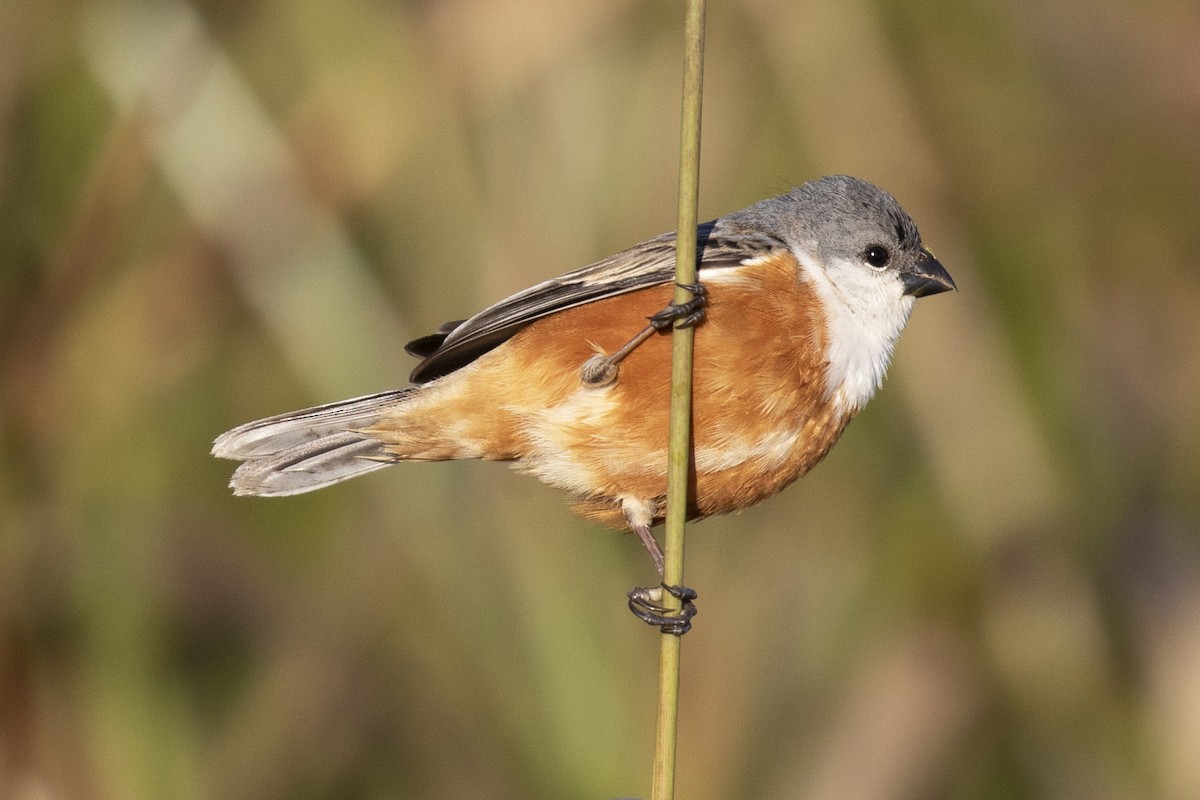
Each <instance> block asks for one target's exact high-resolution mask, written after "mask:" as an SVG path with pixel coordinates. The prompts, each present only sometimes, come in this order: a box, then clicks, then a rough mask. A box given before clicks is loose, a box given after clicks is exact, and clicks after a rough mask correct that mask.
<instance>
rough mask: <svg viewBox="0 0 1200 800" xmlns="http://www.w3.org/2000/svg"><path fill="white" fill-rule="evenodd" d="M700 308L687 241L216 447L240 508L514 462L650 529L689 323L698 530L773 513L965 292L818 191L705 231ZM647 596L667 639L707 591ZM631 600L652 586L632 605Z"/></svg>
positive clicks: (653, 551)
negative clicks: (929, 318)
mask: <svg viewBox="0 0 1200 800" xmlns="http://www.w3.org/2000/svg"><path fill="white" fill-rule="evenodd" d="M696 237H697V256H696V258H697V263H696V266H697V273H696V274H697V276H698V277H697V280H698V283H697V284H696V285H694V286H690V287H687V288H689V289H692V290H694V291H693V297H692V300H690V301H688V302H686V303H681V304H676V303H674V302H673V297H674V290H675V285H674V280H675V273H674V260H675V233H673V232H671V233H665V234H662V235H660V236H656V237H654V238H651V239H647V240H646V241H643V242H641V243H639V244H636V245H634V246H632V247H630V248H628V249H627V250H624V251H622V252H619V253H617V254H615V255H612V256H609V257H608V258H605V259H603V260H601V261H597V262H595V263H593V264H591V265H588V266H585V267H583V268H581V269H576V270H574V271H572V272H568V273H566V274H564V275H562V276H560V277H557V278H553V279H551V280H547V281H544V282H542V283H539V284H537V285H535V286H532V287H530V288H528V289H525V290H524V291H520V292H517V293H516V294H514V295H512V296H510V297H508V298H506V299H504V300H501V301H500V302H498V303H496V304H494V305H492V306H490V307H488V308H486V309H484V310H483V311H480V312H479V313H477V314H475V315H474V316H472V317H470V318H467V319H462V320H455V321H452V322H448V323H446V324H444V325H442V326H441V327H440V328H438V329H437V330H436V331H435V332H434V333H431V334H429V335H427V336H423V337H421V338H419V339H416V340H414V341H412V342H410V343H409V344H408V345H407V346H406V350H407V352H408V353H410V354H411V355H414V356H416V357H418V358H419V359H420V361H419V362H418V363H417V364H416V366H415V368H414V369H413V370H412V373H411V375H410V376H409V379H410V383H411V385H410V386H407V387H404V388H399V389H393V390H389V391H384V392H380V393H377V394H372V395H368V396H365V397H357V398H353V399H350V400H344V401H341V402H336V403H330V404H327V405H320V406H316V407H314V408H308V409H304V410H300V411H293V412H288V413H285V414H280V415H277V416H272V417H267V418H265V419H261V420H258V421H256V422H250V423H247V424H244V425H240V426H238V427H235V428H233V429H232V430H230V431H228V432H226V433H224V434H221V435H220V436H219V437H217V439H216V441H215V442H214V444H213V448H212V453H213V455H215V456H217V457H220V458H227V459H234V460H237V461H241V462H242V463H241V464H240V465H239V466H238V467H237V468H236V470H235V471H234V473H233V476H232V479H231V480H230V484H229V485H230V487H231V488H232V490H233V492H234V494H235V495H257V496H286V495H294V494H299V493H302V492H308V491H311V490H314V489H320V488H322V487H326V486H330V485H332V484H335V483H339V482H341V481H344V480H346V479H348V478H352V477H355V476H358V475H364V474H366V473H369V472H374V471H375V470H378V469H382V468H383V467H386V466H389V465H391V464H394V463H397V462H402V461H445V460H451V459H483V460H488V461H506V462H510V463H511V464H512V465H513V466H515V467H516V468H517V469H519V470H522V471H524V472H527V473H530V474H532V475H534V476H535V477H537V478H539V479H541V480H542V481H544V482H545V483H547V484H550V485H552V486H555V487H558V488H560V489H563V490H565V491H566V492H567V494H568V495H569V496H570V498H571V499H572V501H573V505H574V510H575V511H576V512H578V513H579V514H581V515H582V516H584V517H586V518H588V519H591V520H595V521H597V522H599V523H602V524H604V525H607V526H609V527H614V528H622V529H626V530H629V531H632V532H633V533H635V534H637V536H638V538H639V540H640V541H641V542H642V544H643V545H644V546H645V547H646V550H647V552H648V553H649V554H650V556H651V559H652V560H653V562H654V565H655V567H656V568H657V569H658V571H659V573H660V575H661V573H662V564H663V561H662V551H661V548H660V547H659V545H658V543H657V541H656V540H655V538H654V535H653V531H652V528H653V527H654V526H655V525H657V524H659V523H660V522H662V521H663V519H664V513H665V511H664V508H665V498H666V493H667V486H666V480H667V479H666V474H667V429H668V425H667V417H668V407H669V396H670V375H671V364H670V361H671V346H670V331H671V330H672V329H673V328H674V327H675V326H676V325H694V326H695V340H694V341H695V343H694V348H695V355H694V358H693V368H692V369H693V371H692V387H693V388H692V393H693V401H692V446H691V452H690V454H689V456H690V467H689V471H690V481H689V496H688V512H687V513H688V519H689V520H698V519H702V518H705V517H709V516H712V515H718V514H726V513H729V512H734V511H739V510H741V509H745V508H748V507H749V506H751V505H753V504H755V503H757V502H759V501H761V500H764V499H765V498H768V497H770V496H772V495H774V494H776V493H778V492H779V491H781V490H782V489H784V488H785V487H787V486H788V485H790V484H791V483H793V482H794V481H795V480H796V479H798V478H800V477H801V476H803V475H804V474H805V473H807V472H808V471H809V470H810V469H812V468H813V467H814V466H815V465H816V464H817V463H818V462H819V461H821V460H822V458H824V456H825V455H826V453H828V452H829V450H830V448H831V447H832V446H833V445H834V443H835V442H836V441H837V440H838V438H839V437H840V436H841V434H842V432H843V431H844V430H845V429H846V426H847V425H848V424H849V422H850V421H851V420H852V419H853V418H854V417H855V415H856V414H857V413H858V412H859V411H860V410H861V409H862V408H863V407H864V406H865V405H866V403H867V402H868V401H869V400H870V399H871V398H872V397H873V396H874V395H875V393H876V392H877V391H878V389H879V388H880V386H881V384H882V383H883V381H884V376H885V373H886V372H887V369H888V366H889V364H890V361H891V357H892V353H893V349H894V347H895V345H896V342H897V338H898V337H899V335H900V333H901V331H902V330H903V329H904V327H905V324H906V323H907V321H908V319H909V315H910V313H911V311H912V308H913V304H914V302H915V300H916V299H917V298H921V297H925V296H929V295H933V294H937V293H940V292H945V291H948V290H953V289H956V288H957V287H956V286H955V283H954V280H953V279H952V278H951V277H950V274H949V272H947V271H946V269H945V268H944V267H943V266H942V264H941V263H940V262H939V261H938V260H937V258H935V257H934V256H933V254H932V253H931V252H930V251H929V250H928V249H926V248H925V247H924V246H923V244H922V241H921V237H920V234H919V233H918V230H917V226H916V224H915V223H914V222H913V220H912V218H911V217H910V216H909V215H908V214H907V213H906V212H905V211H904V209H903V208H901V206H900V204H899V202H898V201H897V200H896V199H895V198H894V197H893V196H892V195H891V194H889V193H888V192H886V191H884V190H883V189H880V188H878V187H876V186H874V185H873V184H871V183H868V182H867V181H864V180H861V179H858V178H854V177H850V176H847V175H831V176H826V177H823V178H820V179H816V180H813V181H809V182H807V183H804V184H803V185H801V186H799V187H796V188H793V189H791V190H790V191H788V192H786V193H784V194H781V195H779V196H776V197H771V198H768V199H765V200H762V201H759V202H757V203H755V204H753V205H751V206H749V207H747V208H744V209H742V210H740V211H736V212H733V213H730V214H727V215H725V216H722V217H719V218H717V219H715V220H712V221H710V222H706V223H704V224H701V225H699V226H697V229H696ZM661 588H662V589H663V590H665V591H668V592H669V593H671V594H674V595H675V596H677V597H679V598H680V600H681V601H682V604H683V609H682V611H681V612H679V613H678V614H674V615H669V614H667V613H666V608H665V607H663V606H661V605H660V604H658V601H659V599H660V598H661V593H657V592H656V591H654V590H646V589H635V590H634V591H631V592H630V606H631V608H633V610H634V613H635V614H638V616H639V617H641V618H642V619H644V620H646V621H647V622H650V623H651V624H654V625H658V626H659V627H660V628H662V630H663V631H664V632H667V633H676V634H679V633H681V632H683V631H686V630H687V628H688V627H690V617H691V615H693V614H694V613H695V606H694V604H693V603H692V600H693V599H694V597H695V592H694V591H692V590H690V589H687V588H686V587H671V586H663V587H661ZM635 592H640V593H639V594H637V595H636V596H635Z"/></svg>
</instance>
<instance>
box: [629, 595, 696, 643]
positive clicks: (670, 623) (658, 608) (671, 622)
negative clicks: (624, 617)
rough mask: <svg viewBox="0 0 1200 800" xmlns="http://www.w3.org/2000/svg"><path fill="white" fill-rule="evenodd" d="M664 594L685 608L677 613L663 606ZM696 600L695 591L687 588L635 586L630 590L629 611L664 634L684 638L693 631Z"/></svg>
mask: <svg viewBox="0 0 1200 800" xmlns="http://www.w3.org/2000/svg"><path fill="white" fill-rule="evenodd" d="M663 592H666V593H667V594H669V595H671V596H672V597H674V598H676V599H678V600H680V601H681V602H682V603H683V607H682V608H680V609H679V611H678V612H676V611H675V610H674V609H670V608H667V607H666V606H664V605H662V598H663ZM695 599H696V592H695V590H694V589H689V588H688V587H686V586H668V585H667V584H665V583H663V584H659V585H658V586H635V587H634V588H632V589H630V590H629V610H630V611H632V612H633V615H634V616H635V617H637V618H638V619H640V620H641V621H642V622H645V623H646V624H647V625H653V626H654V627H656V628H658V629H659V630H661V631H662V632H663V633H669V634H671V635H673V636H683V634H685V633H687V632H688V631H690V630H691V629H692V617H694V616H696V604H695V603H694V602H692V601H693V600H695Z"/></svg>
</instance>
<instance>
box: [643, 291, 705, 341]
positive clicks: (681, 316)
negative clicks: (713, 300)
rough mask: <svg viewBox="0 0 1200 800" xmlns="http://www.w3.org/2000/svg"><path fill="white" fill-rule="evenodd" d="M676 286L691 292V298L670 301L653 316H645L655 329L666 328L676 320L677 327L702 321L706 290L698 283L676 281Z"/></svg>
mask: <svg viewBox="0 0 1200 800" xmlns="http://www.w3.org/2000/svg"><path fill="white" fill-rule="evenodd" d="M676 286H678V287H679V288H681V289H687V290H688V291H689V292H691V293H692V299H691V300H688V301H687V302H684V303H671V304H670V305H668V306H667V307H666V308H664V309H663V310H662V311H659V312H658V313H657V314H655V315H654V316H652V317H647V319H649V320H650V325H651V327H653V328H654V329H655V330H656V331H661V330H666V329H667V328H669V327H671V326H672V325H674V324H675V323H676V322H678V323H679V325H678V327H680V328H690V327H691V326H693V325H698V324H700V323H701V322H703V321H704V308H705V306H707V305H708V290H706V289H705V288H704V286H703V285H701V284H699V283H678V284H676Z"/></svg>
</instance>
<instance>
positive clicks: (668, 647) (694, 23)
mask: <svg viewBox="0 0 1200 800" xmlns="http://www.w3.org/2000/svg"><path fill="white" fill-rule="evenodd" d="M704 15H705V0H688V7H687V22H686V25H685V33H684V36H685V45H684V47H685V50H684V52H685V55H684V74H683V114H682V124H681V129H680V136H679V215H678V218H677V220H676V225H675V230H676V232H677V234H676V237H675V240H676V241H675V283H676V284H692V283H695V282H696V235H695V231H696V214H697V212H696V207H697V204H698V198H699V194H700V108H701V94H702V87H703V82H704ZM689 299H691V293H690V292H689V291H688V290H686V289H683V288H680V287H679V286H676V289H675V302H676V303H684V302H687V301H688V300H689ZM693 333H694V330H693V329H692V328H690V327H689V328H679V327H676V328H675V330H674V331H673V332H672V350H671V420H670V434H669V436H670V438H669V440H668V448H667V513H666V517H667V518H666V534H665V537H664V542H663V545H664V546H663V555H664V557H665V559H666V561H665V563H664V565H663V581H664V582H665V583H667V584H670V585H674V586H680V585H682V584H683V533H684V524H685V523H686V522H687V498H688V467H689V464H690V461H691V458H690V456H691V422H692V341H693ZM663 602H664V604H665V605H667V607H669V608H671V607H673V608H675V609H676V610H678V608H679V602H678V601H677V600H675V598H673V597H671V596H670V595H667V594H666V593H665V592H664V593H663ZM681 638H682V637H679V636H673V635H670V634H663V636H662V637H661V640H662V641H661V650H660V652H659V659H658V721H657V725H656V730H655V739H654V775H653V784H652V794H651V797H652V799H653V800H671V798H673V797H674V795H675V741H676V734H677V727H678V719H679V654H680V644H681V641H680V640H681Z"/></svg>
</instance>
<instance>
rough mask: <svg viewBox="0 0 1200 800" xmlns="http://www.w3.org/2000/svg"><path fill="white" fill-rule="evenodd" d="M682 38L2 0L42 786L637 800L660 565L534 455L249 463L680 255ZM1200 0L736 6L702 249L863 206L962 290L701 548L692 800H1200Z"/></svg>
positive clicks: (2, 572) (12, 679) (2, 160)
mask: <svg viewBox="0 0 1200 800" xmlns="http://www.w3.org/2000/svg"><path fill="white" fill-rule="evenodd" d="M681 21H682V10H681V7H679V6H678V5H677V4H672V3H663V2H633V0H616V1H615V2H604V3H578V2H572V3H566V2H563V3H548V2H539V0H505V2H495V0H448V1H447V2H415V1H412V2H392V3H387V2H382V0H345V1H344V2H340V3H333V2H320V0H299V2H280V0H274V1H272V0H261V1H259V2H246V3H234V2H226V1H224V0H208V1H207V2H197V3H193V4H191V5H186V4H183V3H182V2H178V0H168V1H167V2H157V3H156V2H149V0H145V1H144V2H138V1H137V0H94V1H93V2H72V0H63V1H61V2H51V3H37V2H34V0H6V2H5V3H4V5H3V8H2V9H0V137H2V138H0V409H2V415H0V526H2V527H0V798H16V799H19V800H43V798H46V799H50V800H57V799H58V798H64V799H69V798H99V799H100V800H109V799H110V798H111V799H113V800H117V799H120V800H124V799H125V798H130V799H131V800H139V799H140V798H147V799H149V798H155V799H158V798H222V799H230V800H237V799H238V798H247V799H250V798H254V799H255V800H270V799H271V798H317V797H321V798H438V797H446V798H449V797H454V798H463V797H471V798H556V800H557V799H559V798H575V797H579V798H605V797H617V796H627V795H638V794H644V793H645V792H646V787H647V785H648V778H649V765H650V757H651V754H650V752H649V749H650V746H651V741H652V714H653V699H652V698H653V692H654V685H653V681H654V668H655V664H656V652H657V650H656V648H657V643H656V641H655V636H654V635H653V633H652V632H650V631H649V630H647V629H645V628H644V627H643V626H641V625H639V624H637V623H635V621H634V620H633V619H632V618H631V617H630V616H629V614H628V612H627V611H626V609H625V608H624V603H623V602H622V592H623V591H624V590H625V589H626V588H627V587H628V586H630V585H632V584H634V583H637V582H639V581H645V580H646V579H647V577H648V576H647V574H646V563H645V559H644V556H643V554H642V553H641V552H640V550H639V548H638V547H637V545H636V542H634V541H632V540H631V539H629V538H628V537H624V536H620V535H617V534H613V533H610V532H607V531H603V530H600V529H597V528H594V527H593V526H591V525H588V524H586V523H583V522H580V521H578V520H576V519H574V518H573V517H571V515H570V514H569V513H568V512H567V511H566V508H565V503H564V502H563V499H562V498H561V497H560V496H559V495H557V494H556V493H554V492H553V491H551V490H549V489H547V488H545V487H543V486H541V485H539V484H538V483H536V482H535V481H533V480H530V479H528V478H524V477H521V476H517V475H514V474H513V473H511V472H510V471H508V470H506V469H504V468H503V467H501V466H498V465H494V464H474V463H466V464H438V465H404V466H400V467H396V468H394V469H392V470H386V471H384V472H382V473H378V474H376V475H373V476H371V477H369V478H365V479H363V480H360V481H355V482H352V483H350V484H346V485H344V486H340V487H337V488H335V489H332V490H329V491H325V492H321V493H318V494H316V495H312V496H304V497H299V498H294V499H286V500H275V501H266V500H243V499H235V498H232V497H230V496H229V495H228V493H227V491H226V489H225V481H226V479H227V476H228V472H229V469H230V465H228V464H226V463H219V462H216V461H215V460H213V459H211V458H209V456H208V454H207V453H208V446H209V442H210V441H211V439H212V438H213V436H214V435H216V434H217V433H219V432H221V431H222V430H224V429H226V428H228V427H230V426H232V425H234V424H236V423H239V422H243V421H246V420H249V419H252V418H256V417H260V416H265V415H267V414H271V413H274V412H278V411H283V410H287V409H291V408H296V407H299V406H302V405H309V404H315V403H318V402H325V401H331V400H335V399H340V398H343V397H349V396H352V395H354V394H361V393H367V392H370V391H375V390H378V389H382V388H387V387H391V386H396V385H399V384H401V383H402V382H403V380H404V376H405V375H406V374H407V372H408V370H409V369H410V367H411V361H410V360H409V359H408V358H407V357H406V356H404V354H403V353H402V351H401V344H402V343H403V342H404V341H406V337H409V336H413V335H417V334H420V333H423V332H425V331H427V330H429V329H430V328H431V327H432V326H435V325H437V324H438V323H440V322H442V321H443V320H445V319H452V318H457V317H460V316H463V315H465V314H467V313H469V312H471V311H474V310H476V309H478V308H479V307H481V306H482V305H484V304H486V303H488V302H490V301H493V300H495V299H498V298H499V297H501V296H503V295H505V294H506V293H508V292H510V291H513V290H515V289H518V288H521V287H524V286H526V285H528V284H530V283H532V282H534V281H536V280H540V279H543V278H546V277H549V276H551V275H553V274H557V273H558V272H561V271H565V270H566V269H569V268H573V267H576V266H580V265H582V264H585V263H588V262H589V261H591V260H593V259H595V258H597V257H600V256H603V255H606V254H608V253H610V252H612V251H614V250H615V249H617V248H620V247H622V246H625V245H628V244H631V243H632V242H634V241H637V240H639V239H641V238H643V237H646V236H650V235H653V234H656V233H659V232H661V231H663V230H666V229H668V228H669V227H670V226H671V224H672V222H673V220H674V186H675V169H676V151H675V148H676V138H677V126H678V122H677V120H678V114H679V111H678V109H679V100H678V88H679V75H680V33H681V25H682V22H681ZM1198 40H1200V7H1198V6H1197V5H1196V4H1195V3H1189V2H1159V3H1154V2H1142V3H1133V2H1130V1H1129V0H1123V1H1121V2H1112V3H1086V2H1081V1H1080V0H1066V1H1065V2H1059V3H1040V2H1034V1H1033V0H1002V1H1001V2H997V3H983V2H965V3H961V2H933V3H916V2H886V1H885V0H877V1H876V2H869V0H849V2H845V1H844V0H838V1H836V2H835V1H834V0H825V1H824V2H817V3H792V2H784V1H782V0H774V1H772V0H749V2H745V3H714V4H713V7H712V9H711V11H710V16H709V45H708V60H707V83H706V96H705V133H704V150H703V173H702V201H701V210H702V214H703V215H704V216H706V217H711V216H716V215H718V214H720V213H723V212H726V211H729V210H733V209H736V208H739V207H741V206H743V205H746V204H747V203H749V202H751V201H753V200H756V199H758V198H759V197H762V196H765V195H767V194H773V193H776V192H779V191H781V190H783V189H785V188H786V187H788V186H789V185H790V184H792V183H797V182H801V181H804V180H806V179H808V178H811V177H815V176H817V175H820V174H825V173H831V172H849V173H853V174H857V175H860V176H862V177H865V178H868V179H870V180H873V181H875V182H877V183H879V184H881V185H883V186H885V187H887V188H889V189H890V190H891V191H892V192H894V193H895V194H896V195H897V196H898V197H899V198H900V199H901V201H902V202H903V203H904V204H905V206H906V207H907V208H908V209H909V210H910V211H911V212H912V213H913V215H914V217H915V218H916V219H917V220H918V222H919V223H920V225H921V228H922V232H923V234H924V237H925V239H926V241H927V243H929V244H930V245H931V247H932V248H933V249H934V250H935V251H936V252H937V253H938V255H939V256H940V257H941V259H942V261H943V262H944V263H945V264H947V265H948V266H949V268H950V269H951V271H952V273H953V274H954V276H955V278H956V279H957V281H958V285H959V288H960V291H959V293H958V294H956V295H952V296H939V297H937V298H933V299H930V300H926V301H922V302H921V303H920V304H919V307H918V309H917V312H916V314H915V315H914V319H913V321H912V323H911V325H910V326H909V330H908V331H907V332H906V334H905V336H904V337H903V339H902V340H901V343H900V346H899V348H898V351H897V354H896V359H895V362H894V366H893V369H892V374H891V378H890V380H889V382H888V385H887V386H886V387H885V389H884V391H883V392H882V394H881V396H880V397H879V398H878V399H877V400H876V401H875V402H874V403H873V404H872V405H871V407H869V408H868V409H867V411H866V412H865V413H864V414H863V415H862V416H861V417H860V418H859V419H858V420H857V421H856V422H855V423H854V425H852V426H851V427H850V429H849V431H848V433H847V435H846V436H845V438H844V439H843V441H842V443H841V444H840V445H839V446H838V447H837V448H836V449H835V451H834V453H833V455H832V456H831V457H830V458H829V459H828V460H827V461H826V462H825V463H824V464H822V465H821V467H819V468H818V469H817V470H816V471H815V472H814V473H813V474H812V475H810V476H809V477H807V478H806V479H805V480H804V481H802V482H801V483H800V484H799V485H798V486H796V487H793V488H792V489H790V490H789V491H787V492H785V493H784V494H783V495H781V496H779V497H777V498H775V499H773V500H771V501H769V502H767V503H765V504H763V505H761V506H760V507H758V508H756V509H753V510H752V511H750V512H747V513H745V514H742V515H740V516H737V517H735V518H729V519H721V520H714V521H708V522H705V523H702V524H700V525H696V526H693V527H692V528H691V529H690V532H689V550H688V578H689V583H691V584H692V585H694V586H696V587H697V588H698V589H699V590H700V592H701V595H702V597H701V606H700V608H701V616H700V617H699V618H698V620H697V627H696V629H695V630H694V631H693V632H692V633H691V634H689V635H688V637H687V639H686V640H685V647H684V675H683V692H684V696H683V700H682V725H683V734H682V740H681V744H680V753H679V795H680V796H681V797H685V798H795V797H804V798H867V799H870V798H958V797H963V798H968V797H969V798H1031V797H1046V798H1089V799H1091V798H1139V797H1140V798H1167V799H1168V800H1174V799H1176V798H1178V800H1189V799H1190V798H1195V797H1200V758H1197V757H1196V752H1197V742H1200V624H1198V621H1200V540H1198V536H1197V532H1198V528H1200V499H1198V497H1200V491H1198V489H1200V458H1198V457H1197V453H1198V452H1200V402H1198V401H1197V390H1198V388H1200V272H1198V270H1197V267H1198V263H1197V253H1198V252H1200V225H1198V220H1200V135H1198V134H1197V131H1198V130H1200V48H1197V47H1196V45H1195V43H1196V41H1198Z"/></svg>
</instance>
